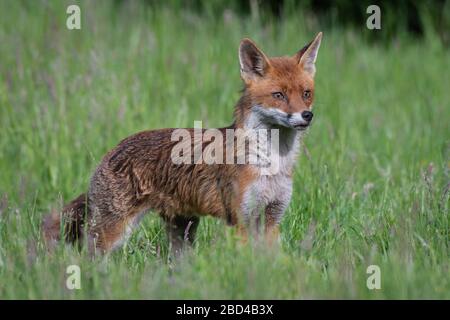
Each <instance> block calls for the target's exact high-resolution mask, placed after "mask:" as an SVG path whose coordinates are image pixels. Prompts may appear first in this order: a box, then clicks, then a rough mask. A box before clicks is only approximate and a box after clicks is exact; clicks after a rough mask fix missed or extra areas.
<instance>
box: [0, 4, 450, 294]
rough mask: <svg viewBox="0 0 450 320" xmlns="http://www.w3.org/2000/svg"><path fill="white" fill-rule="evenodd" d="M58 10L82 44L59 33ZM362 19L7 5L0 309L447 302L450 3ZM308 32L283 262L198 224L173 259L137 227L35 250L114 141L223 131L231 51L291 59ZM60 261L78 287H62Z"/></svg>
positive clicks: (234, 7)
mask: <svg viewBox="0 0 450 320" xmlns="http://www.w3.org/2000/svg"><path fill="white" fill-rule="evenodd" d="M70 4H78V5H79V6H80V9H81V30H68V29H67V28H66V19H67V17H68V15H67V14H66V9H67V6H68V5H70ZM368 4H369V1H359V2H358V3H357V4H354V3H351V2H350V1H333V2H331V1H329V2H327V1H325V2H320V3H319V2H317V1H302V2H295V1H287V0H285V1H282V2H275V1H227V2H222V1H216V0H213V1H183V2H181V1H167V2H164V3H162V2H158V1H126V0H117V1H106V0H101V1H12V0H11V1H8V0H0V132H1V133H0V137H1V138H0V298H3V299H12V298H25V299H28V298H31V299H40V298H50V299H57V298H63V299H73V298H99V299H102V298H106V299H108V298H125V299H128V298H145V299H152V298H206V299H207V298H229V299H237V298H248V299H250V298H255V299H258V298H267V299H270V298H274V299H298V298H367V299H373V298H441V299H442V298H447V299H448V298H450V266H449V261H450V259H449V257H450V223H449V222H450V218H449V189H450V178H449V171H450V140H449V138H450V128H449V123H450V122H449V119H450V92H449V83H450V73H449V72H448V71H449V69H450V68H449V67H450V54H449V31H450V28H449V21H450V2H449V1H417V2H416V1H399V2H396V3H395V5H394V4H393V3H387V2H380V3H378V4H379V6H380V8H381V30H368V29H367V28H366V19H367V17H368V16H369V15H368V14H367V13H366V8H367V5H368ZM370 4H371V3H370ZM319 31H323V32H324V38H323V41H322V46H321V49H320V52H319V57H318V60H317V75H316V102H315V109H314V110H315V121H314V124H313V126H312V128H311V129H310V132H309V134H308V135H307V137H306V138H305V140H304V144H303V152H302V156H301V157H300V159H299V161H298V162H299V163H298V165H297V169H296V174H295V186H294V195H293V199H292V202H291V205H290V207H289V209H288V211H287V213H286V216H285V218H284V219H283V221H282V225H281V231H282V232H281V246H280V248H279V249H274V250H269V249H267V248H263V247H261V246H260V245H258V244H252V243H251V244H249V245H247V246H242V245H241V244H239V242H237V241H236V239H235V237H234V232H233V230H231V229H230V228H227V227H226V226H225V224H224V223H223V222H221V221H218V220H213V219H204V220H203V221H202V223H201V226H200V230H199V238H198V240H197V241H196V243H195V247H194V248H193V249H192V250H190V251H189V252H187V253H186V255H185V257H184V258H183V259H181V260H179V261H175V262H174V261H171V260H170V259H169V258H168V252H167V241H166V238H165V234H164V231H163V229H162V225H161V222H160V221H159V219H158V218H157V217H155V215H153V214H149V215H148V216H147V217H146V218H145V219H144V221H143V223H142V224H141V225H140V227H139V228H138V230H136V232H135V233H134V235H133V237H132V239H131V241H130V242H129V243H127V244H126V245H125V246H124V247H123V248H122V249H120V250H118V251H116V252H115V253H113V254H112V255H110V256H106V257H98V258H96V259H94V260H91V259H89V258H88V257H87V255H86V253H85V252H84V251H83V252H77V251H76V250H73V249H71V248H70V247H65V246H64V245H61V247H60V248H58V250H57V252H56V253H54V254H53V255H48V254H47V253H46V252H45V249H44V248H43V245H42V239H41V235H40V221H41V218H42V216H43V215H44V214H46V213H48V212H49V211H50V210H51V209H53V208H55V209H59V208H61V206H62V204H63V203H64V202H67V201H69V200H71V199H72V198H74V197H75V196H76V195H78V194H79V193H81V192H84V191H86V190H87V186H88V183H89V178H90V174H91V173H92V172H93V170H94V168H95V166H96V165H97V164H98V163H99V161H100V159H101V157H102V156H103V155H104V154H105V153H106V152H107V151H108V150H110V149H111V148H112V147H114V146H115V145H116V144H117V143H118V142H119V141H120V140H121V139H123V138H124V137H126V136H128V135H130V134H133V133H135V132H138V131H141V130H145V129H155V128H163V127H190V126H193V122H194V120H202V121H203V123H204V126H205V127H221V126H226V125H229V124H230V123H231V122H232V112H233V107H234V104H235V103H236V101H237V99H238V98H239V90H240V89H241V88H242V84H241V82H240V79H239V70H238V60H237V48H238V45H239V41H240V39H242V38H244V37H250V38H252V39H253V40H255V41H256V42H257V43H258V45H259V46H260V48H261V49H263V50H264V51H265V52H266V53H267V54H268V55H270V56H276V55H290V54H294V53H295V52H296V51H297V50H298V49H300V48H301V47H303V46H304V45H305V44H306V43H308V42H309V41H310V40H311V39H312V38H313V37H314V36H315V34H317V32H319ZM71 264H76V265H79V266H80V267H81V277H82V278H81V285H82V289H81V290H68V289H67V288H66V286H65V281H66V278H67V274H66V268H67V266H68V265H71ZM372 264H375V265H378V266H380V268H381V277H382V278H381V279H382V280H381V282H382V288H381V289H380V290H369V289H368V288H367V286H366V280H367V277H368V274H367V273H366V269H367V267H368V266H369V265H372Z"/></svg>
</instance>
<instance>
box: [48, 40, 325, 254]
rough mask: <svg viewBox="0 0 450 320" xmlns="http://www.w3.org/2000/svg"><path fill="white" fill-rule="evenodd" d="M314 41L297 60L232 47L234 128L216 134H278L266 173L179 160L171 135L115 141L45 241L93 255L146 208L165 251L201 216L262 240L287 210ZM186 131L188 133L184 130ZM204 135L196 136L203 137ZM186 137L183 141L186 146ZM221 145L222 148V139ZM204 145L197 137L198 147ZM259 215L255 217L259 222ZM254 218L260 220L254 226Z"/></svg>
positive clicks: (308, 98)
mask: <svg viewBox="0 0 450 320" xmlns="http://www.w3.org/2000/svg"><path fill="white" fill-rule="evenodd" d="M321 39H322V33H319V34H318V35H317V36H316V37H315V39H314V40H313V41H311V42H310V43H309V44H308V45H306V46H305V47H303V48H302V49H301V50H300V51H298V52H297V53H296V54H295V55H293V56H289V57H273V58H268V57H267V56H266V55H265V54H264V53H263V52H262V51H261V50H260V49H258V47H257V46H256V45H255V43H254V42H252V41H251V40H250V39H243V40H242V41H241V43H240V46H239V64H240V73H241V78H242V80H243V82H244V90H243V93H242V96H241V98H240V99H239V101H238V102H237V104H236V106H235V110H234V123H233V124H232V125H231V126H229V127H226V128H221V129H217V130H218V132H221V133H223V134H225V132H226V131H227V130H237V129H244V130H256V129H258V130H259V129H276V130H278V131H277V132H278V139H279V147H278V150H277V154H276V156H277V157H278V160H277V161H278V163H279V170H278V171H277V172H276V173H275V174H271V175H264V174H261V171H260V170H259V168H258V164H251V163H249V162H245V163H232V164H229V163H226V164H224V163H218V164H217V163H213V164H207V163H199V162H195V161H194V162H193V163H177V162H174V161H173V158H172V156H173V154H172V151H173V148H174V147H175V146H176V145H177V143H179V142H178V141H174V140H173V134H174V131H175V130H177V129H160V130H150V131H144V132H140V133H137V134H135V135H132V136H130V137H128V138H126V139H124V140H123V141H122V142H120V143H119V144H118V145H117V146H116V147H115V148H114V149H112V150H111V151H110V152H109V153H107V154H106V156H105V157H104V158H103V159H102V161H101V163H100V165H99V166H98V167H97V169H96V170H95V172H94V174H93V176H92V178H91V181H90V186H89V189H88V192H87V193H83V194H81V195H80V196H78V197H77V198H76V199H75V200H73V201H72V202H70V203H69V204H68V205H66V206H65V207H64V208H63V210H62V212H61V213H55V212H54V213H52V214H50V215H48V216H46V217H45V218H44V221H43V232H44V238H45V240H46V242H47V243H49V242H54V241H56V240H60V239H61V238H62V239H64V240H65V241H67V242H70V243H75V242H77V241H80V240H83V241H85V243H87V244H88V247H89V250H90V251H93V252H102V253H106V252H109V251H111V250H113V249H115V248H117V247H119V246H121V244H123V243H124V241H125V240H126V239H127V238H128V237H129V235H130V234H131V232H132V230H133V228H134V227H135V226H136V225H137V224H138V222H139V220H140V219H141V217H142V216H143V215H144V213H146V212H147V211H153V212H157V213H158V214H159V215H160V216H161V217H162V219H163V220H164V221H165V224H166V229H167V231H168V235H169V239H170V244H171V248H172V250H174V251H175V252H178V251H180V250H181V249H182V247H183V246H184V244H186V243H187V244H189V243H192V242H193V241H194V238H195V233H196V229H197V226H198V224H199V218H200V217H202V216H206V215H211V216H214V217H218V218H222V219H224V220H225V221H226V222H227V224H228V225H232V226H237V227H238V228H239V230H240V232H242V233H243V234H244V235H245V234H246V233H248V230H249V228H250V226H251V225H252V224H253V223H255V222H256V224H257V225H259V224H260V225H261V227H263V228H264V233H265V234H266V236H268V237H269V238H270V239H275V238H277V236H278V227H277V226H278V224H279V222H280V220H281V218H282V216H283V213H284V211H285V210H286V208H287V206H288V205H289V202H290V198H291V194H292V175H293V168H294V165H295V162H296V158H297V155H298V153H299V149H300V141H299V139H300V138H301V136H302V132H303V131H304V130H306V129H307V128H308V127H309V125H310V124H311V121H312V118H313V113H312V112H311V108H312V104H313V98H314V74H315V62H316V57H317V54H318V50H319V47H320V43H321ZM185 130H187V132H188V133H193V134H194V129H185ZM202 132H203V131H202ZM194 143H195V142H194V141H193V140H190V141H189V145H190V146H191V144H192V145H193V144H194ZM224 143H225V142H224ZM207 145H208V142H205V141H203V142H202V144H201V147H202V150H203V149H205V148H207ZM261 219H262V220H261ZM261 221H262V222H261Z"/></svg>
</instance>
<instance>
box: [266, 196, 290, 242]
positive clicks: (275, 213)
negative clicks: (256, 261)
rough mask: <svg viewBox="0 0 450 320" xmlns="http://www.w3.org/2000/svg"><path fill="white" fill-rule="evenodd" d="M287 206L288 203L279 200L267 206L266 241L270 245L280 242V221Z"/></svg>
mask: <svg viewBox="0 0 450 320" xmlns="http://www.w3.org/2000/svg"><path fill="white" fill-rule="evenodd" d="M286 207H287V204H286V203H284V202H279V201H275V202H271V203H269V204H268V205H267V207H266V210H265V221H264V229H265V237H266V241H267V243H268V244H269V245H274V244H276V243H278V242H279V238H280V232H279V223H280V221H281V218H282V217H283V214H284V211H285V210H286Z"/></svg>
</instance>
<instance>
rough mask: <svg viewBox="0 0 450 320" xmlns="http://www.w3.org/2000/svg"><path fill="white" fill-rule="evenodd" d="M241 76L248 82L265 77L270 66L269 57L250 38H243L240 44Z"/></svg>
mask: <svg viewBox="0 0 450 320" xmlns="http://www.w3.org/2000/svg"><path fill="white" fill-rule="evenodd" d="M239 64H240V67H241V77H242V79H243V80H244V81H245V82H247V81H251V80H254V79H257V78H259V77H264V75H265V74H266V72H267V70H268V68H269V67H270V63H269V59H267V57H266V55H265V54H264V53H263V52H262V51H261V50H259V49H258V47H256V45H255V44H254V43H253V42H252V41H251V40H250V39H243V40H242V41H241V44H240V46H239Z"/></svg>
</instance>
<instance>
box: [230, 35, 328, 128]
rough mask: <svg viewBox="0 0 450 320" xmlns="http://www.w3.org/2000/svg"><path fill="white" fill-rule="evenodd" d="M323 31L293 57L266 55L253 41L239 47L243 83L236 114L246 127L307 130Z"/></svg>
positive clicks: (311, 114) (311, 116)
mask: <svg viewBox="0 0 450 320" xmlns="http://www.w3.org/2000/svg"><path fill="white" fill-rule="evenodd" d="M321 40H322V33H319V34H318V35H317V36H316V38H315V39H314V40H313V41H311V42H310V43H309V44H308V45H306V46H305V47H303V48H302V49H301V50H300V51H298V52H297V53H296V54H295V55H294V56H290V57H272V58H268V57H267V56H266V55H265V54H264V53H263V52H262V51H261V50H260V49H258V47H257V46H256V45H255V43H254V42H253V41H251V40H250V39H243V40H242V41H241V44H240V46H239V63H240V69H241V78H242V80H243V81H244V84H245V93H244V96H243V98H244V99H245V100H246V103H245V104H244V105H245V106H242V107H241V108H242V110H240V113H241V114H240V115H239V114H237V115H236V116H237V117H239V118H240V119H241V120H242V121H243V122H244V123H243V125H244V126H246V127H251V128H257V127H280V126H281V127H287V128H291V129H296V130H304V129H306V128H307V127H308V126H309V125H310V123H311V120H312V118H313V113H312V112H311V108H312V104H313V99H314V74H315V71H316V68H315V62H316V58H317V53H318V51H319V47H320V42H321Z"/></svg>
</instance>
